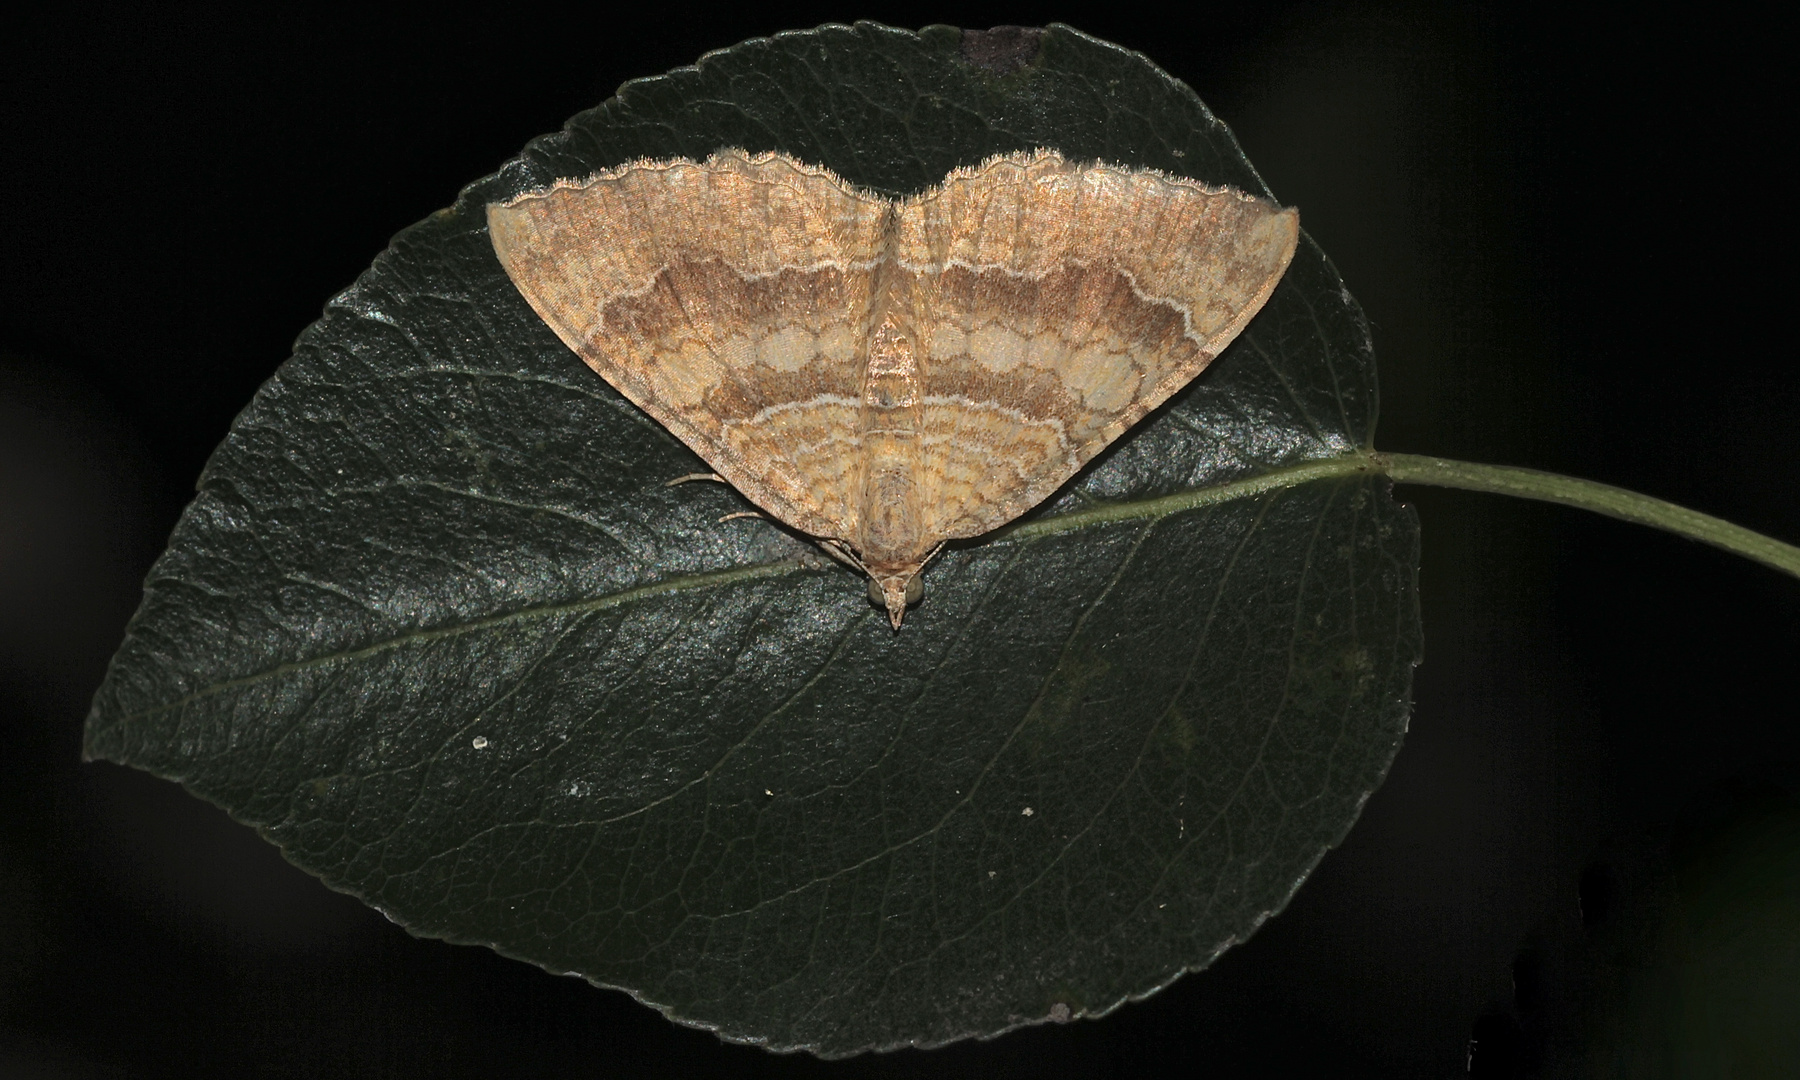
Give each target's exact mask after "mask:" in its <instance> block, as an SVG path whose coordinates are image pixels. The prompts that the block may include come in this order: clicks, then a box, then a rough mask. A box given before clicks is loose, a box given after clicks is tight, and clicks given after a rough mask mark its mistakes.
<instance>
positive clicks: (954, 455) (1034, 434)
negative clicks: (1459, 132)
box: [487, 149, 1300, 630]
mask: <svg viewBox="0 0 1800 1080" xmlns="http://www.w3.org/2000/svg"><path fill="white" fill-rule="evenodd" d="M487 217H488V229H489V234H490V236H491V237H492V240H493V246H494V252H495V254H496V255H497V256H498V257H499V259H500V263H501V265H502V266H503V267H505V269H506V273H507V275H508V276H509V277H510V278H511V279H512V282H513V284H514V285H515V286H516V287H517V288H518V290H519V292H520V293H521V294H522V295H523V296H524V298H525V300H526V301H527V302H528V303H529V304H530V305H531V307H532V308H533V309H534V310H535V311H536V312H537V313H538V314H539V315H540V316H541V317H542V318H543V319H544V321H545V322H546V323H548V324H549V325H550V327H551V328H552V329H553V330H555V331H556V334H557V336H559V337H560V338H561V339H562V340H563V342H564V343H566V344H567V345H568V346H569V348H570V349H572V350H574V352H575V353H576V355H578V356H580V357H581V359H582V360H583V361H585V362H586V363H587V365H588V366H589V367H591V368H593V369H594V371H596V372H598V373H599V374H600V375H601V377H603V378H604V379H606V381H607V382H609V383H611V384H612V385H613V387H614V388H616V389H617V390H618V391H619V392H620V393H621V394H623V395H625V397H627V398H629V399H630V400H631V401H632V402H634V403H635V404H636V405H637V406H638V407H639V408H641V409H643V410H644V411H645V412H647V413H649V414H650V415H651V416H652V417H655V418H656V420H657V421H658V422H660V423H661V424H662V425H663V426H664V427H666V428H667V429H668V430H669V431H670V432H671V433H673V434H674V435H675V436H676V437H677V438H679V439H680V440H681V441H682V442H684V443H686V444H687V445H688V446H689V447H690V448H692V449H693V451H694V452H695V453H697V454H699V455H700V457H701V458H703V459H704V460H705V461H706V463H707V465H708V466H709V467H710V468H711V469H713V470H714V472H715V473H716V474H717V476H718V477H719V478H721V479H723V480H725V481H726V482H728V483H730V484H731V485H732V486H733V487H735V488H737V490H738V491H740V492H742V493H743V494H744V496H745V497H746V498H748V499H749V500H750V501H751V502H752V503H754V504H756V505H757V506H758V507H759V508H761V510H762V511H763V512H764V513H766V514H768V515H769V516H770V517H773V518H775V519H777V520H779V521H781V522H784V523H786V524H787V525H789V526H791V527H793V528H795V529H797V530H799V531H801V532H803V533H805V534H807V535H808V536H811V537H812V538H814V540H815V541H816V542H817V543H818V544H819V545H820V546H821V547H822V548H824V549H825V550H826V551H827V552H828V553H830V554H831V555H833V556H834V557H836V558H838V559H840V560H842V561H844V562H846V563H848V564H850V565H851V566H854V567H856V568H857V569H858V570H861V571H862V572H863V573H865V574H867V575H868V578H869V594H870V597H871V599H872V600H874V601H875V602H876V603H878V604H880V605H882V606H884V607H885V608H886V609H887V614H888V618H889V619H890V621H891V622H892V623H893V626H894V628H895V629H896V630H898V629H899V628H900V624H901V620H902V619H903V618H904V617H905V614H906V607H907V605H908V604H910V603H916V602H917V601H918V600H919V599H920V597H921V595H922V592H923V590H922V588H921V582H920V577H919V575H920V572H921V571H922V570H923V569H924V567H925V564H926V563H927V562H929V561H930V560H931V558H932V557H933V556H934V555H935V554H936V553H937V552H938V551H939V550H941V549H942V548H943V546H944V544H945V543H947V542H948V541H951V540H959V539H964V538H968V537H974V536H979V535H981V534H983V533H986V532H989V531H992V530H993V529H996V528H998V527H999V526H1001V525H1004V524H1006V523H1007V522H1009V521H1011V520H1013V519H1014V518H1016V517H1018V516H1019V515H1020V514H1022V513H1024V512H1025V511H1026V510H1029V509H1030V508H1031V507H1033V506H1035V505H1037V504H1038V503H1039V502H1041V501H1043V500H1044V499H1045V498H1046V497H1048V496H1049V495H1050V494H1051V493H1052V492H1054V491H1055V490H1056V489H1057V488H1059V487H1060V486H1062V484H1063V483H1064V482H1066V481H1067V480H1068V479H1069V478H1070V477H1071V476H1073V475H1074V474H1075V473H1076V472H1077V471H1078V470H1079V469H1080V468H1081V467H1082V466H1083V465H1085V464H1086V463H1087V462H1088V461H1090V460H1091V459H1092V458H1093V457H1094V456H1095V455H1096V454H1098V453H1099V452H1100V451H1101V450H1103V449H1105V448H1106V446H1107V444H1109V443H1111V442H1112V441H1113V440H1114V439H1117V438H1118V437H1119V436H1120V435H1121V434H1123V433H1124V432H1125V431H1126V430H1127V429H1129V428H1130V427H1131V426H1132V425H1133V424H1135V423H1137V422H1138V421H1139V420H1140V419H1142V418H1143V417H1144V415H1145V414H1147V413H1148V412H1150V411H1151V410H1152V409H1154V408H1156V407H1157V406H1158V405H1160V404H1162V403H1163V402H1164V401H1166V400H1167V399H1168V398H1169V396H1170V395H1172V394H1174V393H1175V392H1176V391H1177V390H1179V389H1181V388H1182V387H1183V386H1185V385H1186V384H1187V383H1188V382H1189V381H1191V380H1192V379H1193V378H1194V377H1195V376H1196V375H1198V374H1199V373H1200V372H1201V371H1203V370H1204V369H1205V368H1206V366H1207V364H1209V363H1211V362H1212V360H1213V358H1214V357H1216V356H1218V355H1219V353H1220V352H1222V351H1223V350H1224V348H1225V347H1226V346H1227V345H1229V344H1230V343H1231V341H1232V339H1233V338H1235V337H1236V336H1237V335H1238V333H1239V332H1240V331H1242V330H1243V328H1244V326H1245V325H1246V324H1247V323H1248V322H1249V321H1250V319H1251V317H1252V316H1254V315H1255V314H1256V313H1257V311H1258V310H1259V309H1260V308H1261V307H1262V306H1263V303H1264V302H1265V301H1266V300H1267V299H1268V298H1269V294H1270V293H1271V292H1273V291H1274V289H1275V286H1276V284H1277V283H1278V282H1279V281H1280V280H1281V276H1282V274H1283V273H1284V272H1285V271H1286V270H1287V266H1288V263H1289V261H1290V260H1292V258H1293V255H1294V247H1295V244H1296V243H1297V241H1298V238H1299V228H1300V225H1299V215H1298V213H1297V212H1296V211H1294V210H1292V209H1283V208H1281V207H1279V206H1277V205H1275V204H1274V203H1272V202H1270V201H1268V200H1266V199H1261V198H1257V197H1255V196H1252V195H1248V194H1245V193H1243V192H1240V191H1237V190H1235V189H1232V188H1226V187H1210V186H1208V185H1205V184H1202V183H1200V182H1198V181H1195V180H1190V179H1186V178H1183V177H1178V176H1170V175H1167V174H1164V173H1161V172H1156V171H1153V170H1146V169H1130V168H1123V167H1119V166H1113V165H1105V164H1080V163H1076V162H1071V161H1069V160H1068V159H1065V158H1064V157H1063V156H1062V155H1061V154H1060V153H1058V152H1056V151H1054V150H1042V149H1040V150H1036V151H1033V152H1029V153H1014V154H1005V155H1001V156H998V157H993V158H990V159H988V160H987V161H985V162H983V163H981V164H980V165H978V166H975V167H973V168H966V169H957V170H956V171H954V172H951V173H950V174H949V175H948V176H946V177H945V178H944V180H943V182H942V183H941V184H939V185H938V186H936V187H933V188H931V189H930V190H928V191H924V192H921V193H919V194H917V195H913V196H910V197H907V198H902V199H890V198H887V197H884V196H882V195H879V194H875V193H872V192H868V191H864V190H861V189H859V188H857V187H856V186H854V185H852V184H850V183H848V182H847V181H845V180H843V179H842V178H840V177H838V176H837V175H835V174H834V173H832V172H831V171H830V170H828V169H825V168H822V167H820V166H817V165H810V164H806V163H804V162H801V161H797V160H795V159H794V158H792V157H789V156H787V155H785V154H781V153H760V154H751V153H748V152H746V151H743V150H735V149H734V150H722V151H720V152H718V153H716V154H714V155H712V156H711V157H710V158H708V159H707V160H706V161H703V162H702V161H692V160H687V159H674V160H661V161H636V162H632V163H630V164H627V165H624V166H621V167H619V168H616V169H610V170H607V171H604V172H600V173H597V174H595V175H593V176H591V177H589V178H587V179H585V180H581V181H574V182H570V181H562V182H558V183H556V184H555V185H553V186H552V187H550V188H549V189H548V190H544V191H538V192H531V193H527V194H524V195H521V196H519V197H517V198H515V199H512V200H510V201H508V202H505V203H495V204H491V205H489V207H488V212H487Z"/></svg>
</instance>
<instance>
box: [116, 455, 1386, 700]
mask: <svg viewBox="0 0 1800 1080" xmlns="http://www.w3.org/2000/svg"><path fill="white" fill-rule="evenodd" d="M1380 471H1382V468H1381V465H1380V464H1379V463H1378V462H1376V461H1375V460H1374V459H1373V458H1372V456H1371V455H1370V454H1369V453H1368V452H1367V451H1363V450H1358V451H1356V452H1354V453H1350V454H1345V455H1343V456H1341V457H1334V458H1323V459H1316V460H1311V461H1304V462H1300V463H1298V464H1294V465H1286V466H1283V467H1281V468H1277V469H1271V470H1269V471H1268V472H1264V473H1259V474H1257V475H1256V476H1251V477H1245V478H1243V479H1240V480H1232V481H1228V482H1226V483H1223V484H1214V485H1212V486H1210V487H1204V488H1193V489H1190V490H1188V491H1181V492H1177V493H1175V494H1173V495H1164V496H1160V497H1158V498H1154V499H1135V500H1130V501H1126V502H1116V503H1105V504H1102V505H1099V506H1090V507H1087V508H1084V509H1081V510H1076V511H1072V512H1070V513H1067V514H1056V515H1053V516H1050V517H1044V518H1039V519H1037V520H1034V521H1029V522H1025V523H1022V524H1018V525H1011V526H1006V527H1003V528H1001V529H998V530H996V531H995V532H993V533H991V534H990V541H989V542H991V543H1003V542H1006V541H1009V540H1028V541H1029V540H1036V539H1039V538H1042V537H1046V536H1059V535H1062V534H1064V533H1070V532H1074V531H1076V530H1079V529H1086V528H1093V527H1095V526H1099V525H1110V524H1114V523H1117V522H1123V521H1143V520H1150V519H1156V518H1162V517H1167V516H1169V515H1170V514H1177V513H1181V512H1182V511H1185V510H1195V509H1198V508H1200V507H1204V506H1216V505H1218V504H1221V503H1227V502H1232V501H1235V500H1237V499H1246V498H1250V497H1253V496H1256V495H1260V494H1263V493H1264V492H1268V491H1275V490H1278V489H1281V488H1290V487H1295V486H1298V485H1300V484H1305V483H1311V482H1313V481H1315V480H1329V479H1335V478H1338V477H1343V476H1351V475H1356V474H1358V473H1371V472H1380ZM811 572H815V571H813V570H811V569H810V568H809V567H807V566H806V565H805V564H803V563H802V562H800V561H799V560H797V559H792V558H789V559H783V560H780V561H778V562H769V563H759V564H756V565H754V566H740V567H734V568H732V569H729V570H712V571H707V572H705V573H699V574H683V575H680V576H678V577H670V578H664V579H662V580H660V581H655V582H652V583H650V584H648V585H639V586H635V587H633V588H630V589H625V590H623V591H621V592H616V593H609V594H607V595H605V596H596V597H591V598H588V599H585V600H575V601H570V602H569V603H566V604H552V605H548V606H545V607H527V608H520V609H519V610H517V611H508V612H504V613H502V614H499V615H488V616H484V617H482V618H479V619H472V620H470V621H468V622H465V623H458V624H455V625H451V626H438V627H433V628H431V629H428V630H413V631H409V632H407V633H404V634H399V635H396V636H395V637H391V638H387V639H385V640H382V641H378V642H375V643H374V644H371V645H365V646H362V647H361V648H357V649H345V650H342V651H339V652H334V653H327V654H325V655H322V656H314V657H309V658H308V659H305V660H292V661H288V662H287V663H283V664H277V665H275V666H274V667H270V668H265V669H264V670H262V671H258V672H255V673H253V674H250V675H244V676H241V677H239V678H236V679H227V680H225V681H223V682H217V683H212V684H210V685H208V686H204V687H201V688H200V689H198V690H195V691H193V692H192V693H189V694H186V695H184V696H182V697H180V698H178V699H176V700H175V701H171V702H169V703H167V704H165V705H158V706H156V707H154V708H150V709H144V710H141V711H139V712H132V713H126V714H125V715H123V716H122V717H120V721H121V722H125V721H132V720H142V719H146V718H148V717H152V716H157V715H160V714H162V713H166V712H170V711H172V710H175V709H180V708H183V707H185V706H187V705H190V704H192V703H194V702H195V701H199V700H201V699H203V698H208V697H212V696H213V695H215V694H221V693H225V692H226V691H230V690H236V689H240V688H242V687H246V686H255V685H256V684H258V683H261V682H264V681H266V680H269V679H275V678H280V677H281V676H284V675H288V674H292V673H294V672H299V671H308V670H311V669H313V668H318V667H324V666H326V665H329V664H336V663H345V662H354V661H357V660H363V659H367V658H369V657H372V656H379V655H381V654H382V653H386V652H391V651H393V650H395V649H399V648H403V647H405V646H408V645H416V644H421V643H425V642H431V641H438V640H443V639H446V638H453V637H459V636H461V635H463V634H472V633H479V632H480V631H483V630H487V629H491V628H493V627H497V626H506V625H509V624H512V623H516V622H520V621H523V620H526V619H538V618H554V617H556V616H558V615H577V614H586V613H588V612H594V611H604V610H606V609H608V608H614V607H620V606H622V605H625V604H631V603H635V602H637V601H640V600H647V599H649V598H651V597H653V596H661V595H664V594H668V593H680V592H688V591H692V590H696V589H710V588H715V587H718V586H721V585H730V584H734V583H736V582H740V581H754V580H757V579H759V578H768V577H778V576H781V575H784V574H791V573H811Z"/></svg>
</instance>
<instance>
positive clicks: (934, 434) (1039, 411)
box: [896, 151, 1299, 537]
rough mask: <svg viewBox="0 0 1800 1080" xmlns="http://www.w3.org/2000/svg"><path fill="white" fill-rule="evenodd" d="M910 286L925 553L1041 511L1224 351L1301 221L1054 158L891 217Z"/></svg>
mask: <svg viewBox="0 0 1800 1080" xmlns="http://www.w3.org/2000/svg"><path fill="white" fill-rule="evenodd" d="M900 214H901V217H900V223H899V229H898V240H897V245H896V259H897V261H898V262H899V264H900V265H901V267H902V268H904V269H905V270H907V271H909V272H911V273H912V274H914V275H916V277H915V282H916V284H915V286H914V308H915V310H914V314H913V320H914V322H915V324H916V325H917V326H918V327H919V328H920V333H921V336H923V337H926V340H925V341H924V342H923V345H924V351H925V354H926V357H927V359H926V360H925V362H924V363H923V365H922V367H923V371H924V374H923V384H924V409H923V413H922V417H921V436H922V443H921V445H922V448H923V450H924V453H925V461H924V467H923V468H922V469H921V476H922V477H923V482H924V483H925V484H926V485H928V486H927V490H926V492H925V497H924V498H923V500H922V503H923V505H924V506H926V507H927V508H928V509H929V512H931V513H932V514H933V515H935V519H934V520H933V521H932V522H930V523H929V524H928V529H929V530H930V531H932V532H933V533H934V534H935V535H940V536H945V537H967V536H975V535H979V534H980V533H984V532H987V531H989V530H990V529H994V528H997V527H998V526H1000V525H1003V524H1005V523H1006V522H1008V521H1010V520H1012V519H1013V518H1015V517H1017V516H1018V515H1020V514H1022V513H1024V512H1025V511H1026V510H1028V509H1030V508H1031V507H1032V506H1035V505H1036V504H1037V503H1039V502H1041V501H1042V500H1043V499H1045V498H1047V497H1048V496H1049V495H1050V494H1051V493H1052V492H1054V491H1055V490H1056V489H1057V488H1058V487H1059V486H1061V485H1062V484H1063V483H1064V482H1065V481H1067V480H1068V479H1069V477H1071V476H1073V475H1074V474H1075V472H1076V471H1077V470H1078V469H1080V468H1081V466H1083V465H1085V464H1086V463H1087V462H1088V461H1089V460H1091V459H1092V458H1093V457H1094V456H1095V455H1096V454H1098V453H1099V452H1100V451H1101V450H1103V449H1105V448H1106V446H1107V445H1108V444H1109V443H1111V442H1112V441H1113V440H1114V439H1116V438H1118V437H1119V436H1120V435H1121V434H1123V433H1124V432H1125V431H1126V430H1127V429H1128V428H1130V427H1131V426H1132V425H1133V424H1135V423H1137V422H1138V421H1139V420H1141V419H1143V417H1144V416H1145V414H1147V413H1148V412H1150V410H1152V409H1154V408H1156V407H1157V406H1158V405H1161V404H1162V403H1163V402H1164V401H1166V400H1168V398H1169V397H1170V395H1172V394H1174V393H1175V392H1176V391H1177V390H1179V389H1181V388H1182V387H1183V386H1185V385H1187V383H1188V382H1189V381H1191V380H1192V379H1193V378H1194V377H1195V376H1196V375H1198V374H1199V373H1200V372H1201V371H1202V370H1203V369H1205V367H1206V365H1207V364H1209V363H1210V362H1211V361H1212V359H1213V358H1214V357H1215V356H1217V355H1219V353H1220V352H1222V351H1224V349H1225V346H1227V345H1229V344H1230V343H1231V341H1232V339H1233V338H1235V337H1236V336H1237V335H1238V333H1239V331H1241V330H1242V329H1243V328H1244V326H1245V325H1246V324H1247V323H1248V322H1249V321H1250V319H1251V317H1252V316H1254V315H1255V314H1256V313H1257V311H1258V310H1259V309H1261V307H1262V305H1263V302H1264V301H1266V300H1267V299H1268V297H1269V294H1270V293H1272V292H1273V291H1274V289H1275V286H1276V284H1277V282H1279V281H1280V280H1281V276H1282V274H1283V273H1284V272H1285V271H1286V269H1287V266H1288V262H1289V261H1290V260H1291V259H1292V258H1293V254H1294V247H1295V244H1296V242H1297V240H1298V237H1299V215H1298V214H1297V213H1296V212H1295V211H1293V210H1283V209H1281V208H1279V207H1277V206H1275V205H1274V204H1273V203H1270V202H1268V201H1267V200H1263V199H1258V198H1254V197H1251V196H1248V195H1244V194H1242V193H1240V192H1237V191H1234V190H1232V189H1229V188H1209V187H1207V186H1205V185H1203V184H1200V183H1198V182H1196V181H1193V180H1188V179H1184V178H1178V177H1170V176H1165V175H1163V174H1161V173H1156V172H1147V171H1141V170H1129V169H1120V168H1114V167H1110V166H1104V165H1095V166H1087V167H1080V166H1075V165H1072V164H1070V163H1069V162H1067V161H1065V160H1064V159H1063V158H1062V157H1061V156H1060V155H1058V154H1056V153H1054V152H1051V151H1038V152H1036V153H1034V154H1015V155H1010V156H1007V157H1001V158H995V159H992V160H990V161H988V162H987V163H985V164H983V165H982V166H980V167H978V168H975V169H968V170H961V171H958V172H956V173H952V174H951V175H950V176H949V177H948V178H947V179H946V180H945V182H944V184H943V185H942V186H941V187H939V188H937V189H934V190H933V191H930V192H926V193H925V194H923V195H921V196H919V197H917V198H915V199H913V200H910V201H909V202H908V203H906V204H905V205H903V206H902V208H901V211H900Z"/></svg>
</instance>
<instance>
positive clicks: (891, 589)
mask: <svg viewBox="0 0 1800 1080" xmlns="http://www.w3.org/2000/svg"><path fill="white" fill-rule="evenodd" d="M924 596H925V580H924V579H923V578H921V577H920V576H919V572H918V571H917V570H909V571H906V572H904V573H899V574H882V575H880V576H874V575H871V576H870V578H869V600H870V602H871V603H874V604H879V605H881V606H882V607H885V608H887V613H888V620H889V621H890V622H892V623H893V624H894V629H896V630H898V629H900V620H902V619H904V618H905V617H906V606H907V605H908V604H916V603H918V602H919V601H920V600H922V599H924Z"/></svg>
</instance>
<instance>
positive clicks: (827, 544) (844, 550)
mask: <svg viewBox="0 0 1800 1080" xmlns="http://www.w3.org/2000/svg"><path fill="white" fill-rule="evenodd" d="M814 543H817V544H818V545H819V549H820V550H821V551H823V552H825V554H827V555H829V556H831V557H832V558H834V559H836V560H837V561H838V562H841V563H843V564H844V565H845V566H848V567H849V568H850V569H852V570H856V571H858V572H860V573H864V574H866V573H868V572H869V568H868V567H866V566H864V565H863V562H862V560H861V559H859V558H857V557H856V552H854V551H851V550H850V549H849V547H847V546H845V544H844V542H843V541H842V540H817V541H814Z"/></svg>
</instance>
